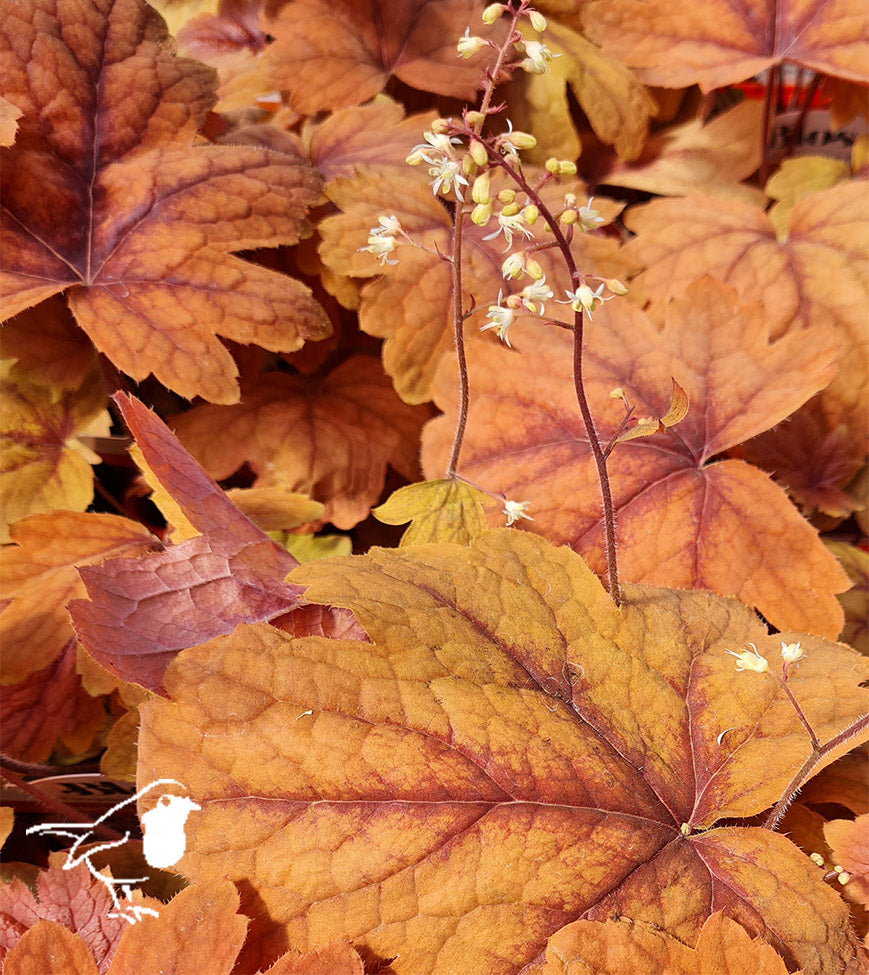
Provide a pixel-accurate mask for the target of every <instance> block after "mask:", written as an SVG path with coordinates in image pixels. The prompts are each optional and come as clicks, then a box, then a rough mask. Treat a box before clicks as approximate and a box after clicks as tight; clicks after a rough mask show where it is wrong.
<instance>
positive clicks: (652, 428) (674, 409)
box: [610, 379, 690, 443]
mask: <svg viewBox="0 0 869 975" xmlns="http://www.w3.org/2000/svg"><path fill="white" fill-rule="evenodd" d="M671 382H672V383H673V392H672V393H671V394H670V405H669V406H668V407H667V412H666V413H665V414H664V415H663V416H660V417H640V418H639V419H638V420H637V423H636V425H635V426H632V427H628V429H627V430H625V431H624V433H620V434H619V435H618V436H617V437H616V438H615V441H614V443H626V442H627V441H628V440H636V439H638V438H639V437H650V436H651V435H652V434H653V433H663V432H664V431H665V430H666V429H667V428H668V427H674V426H676V424H677V423H681V422H682V420H684V419H685V417H686V416H687V415H688V409H689V407H690V402H689V400H688V394H687V393H686V392H685V390H684V389H682V387H681V386H680V385H679V384H678V383H677V382H676V380H675V379H673V380H671ZM623 395H624V393H622V396H623ZM610 396H611V397H613V393H610ZM613 398H614V399H615V398H618V399H621V396H619V397H613Z"/></svg>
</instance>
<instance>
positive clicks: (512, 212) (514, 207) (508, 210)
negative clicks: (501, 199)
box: [501, 203, 519, 217]
mask: <svg viewBox="0 0 869 975" xmlns="http://www.w3.org/2000/svg"><path fill="white" fill-rule="evenodd" d="M518 212H519V204H518V203H508V204H506V206H504V208H503V209H502V210H501V213H503V214H504V216H505V217H515V216H516V214H517V213H518Z"/></svg>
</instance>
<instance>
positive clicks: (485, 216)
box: [471, 203, 492, 227]
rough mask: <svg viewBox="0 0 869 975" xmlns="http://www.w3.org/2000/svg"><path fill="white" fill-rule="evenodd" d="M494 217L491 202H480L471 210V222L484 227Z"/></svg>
mask: <svg viewBox="0 0 869 975" xmlns="http://www.w3.org/2000/svg"><path fill="white" fill-rule="evenodd" d="M491 217H492V204H491V203H478V204H477V205H476V206H475V207H474V209H473V211H472V212H471V222H472V223H475V224H476V225H477V226H478V227H484V226H485V225H486V224H487V223H488V222H489V220H490V219H491Z"/></svg>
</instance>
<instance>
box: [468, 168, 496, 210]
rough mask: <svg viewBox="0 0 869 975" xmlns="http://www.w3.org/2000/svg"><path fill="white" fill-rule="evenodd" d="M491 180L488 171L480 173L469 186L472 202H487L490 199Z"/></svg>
mask: <svg viewBox="0 0 869 975" xmlns="http://www.w3.org/2000/svg"><path fill="white" fill-rule="evenodd" d="M490 189H491V180H490V178H489V174H488V173H480V175H479V176H478V177H477V178H476V179H475V180H474V185H473V187H472V188H471V199H472V200H473V201H474V203H488V202H489V200H491V198H492V197H491V193H490V192H489V191H490Z"/></svg>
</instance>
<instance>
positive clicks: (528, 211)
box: [522, 203, 540, 224]
mask: <svg viewBox="0 0 869 975" xmlns="http://www.w3.org/2000/svg"><path fill="white" fill-rule="evenodd" d="M522 216H523V217H524V218H525V223H527V224H533V223H534V221H535V220H536V219H537V218H538V217H539V216H540V211H539V210H538V209H537V207H536V206H534V204H533V203H532V204H531V205H530V206H527V207H525V209H524V210H523V211H522Z"/></svg>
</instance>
